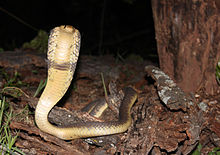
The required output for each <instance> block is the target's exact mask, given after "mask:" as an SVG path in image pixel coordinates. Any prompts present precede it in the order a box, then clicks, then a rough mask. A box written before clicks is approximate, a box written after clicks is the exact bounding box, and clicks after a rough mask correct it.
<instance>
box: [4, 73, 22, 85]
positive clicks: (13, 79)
mask: <svg viewBox="0 0 220 155" xmlns="http://www.w3.org/2000/svg"><path fill="white" fill-rule="evenodd" d="M0 73H1V74H2V75H3V78H4V79H5V80H6V83H5V84H4V87H11V86H17V87H19V86H23V85H25V84H24V83H23V82H22V81H21V80H20V79H19V78H20V74H19V73H18V72H17V71H16V72H15V73H14V75H13V77H10V76H9V75H8V74H7V73H6V72H5V71H3V70H0Z"/></svg>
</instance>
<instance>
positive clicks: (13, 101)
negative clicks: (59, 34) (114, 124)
mask: <svg viewBox="0 0 220 155" xmlns="http://www.w3.org/2000/svg"><path fill="white" fill-rule="evenodd" d="M0 57H1V61H0V67H1V70H0V71H1V74H0V88H1V97H2V98H3V96H4V97H5V98H6V103H9V108H8V110H9V109H12V112H13V116H14V117H12V118H13V119H12V120H11V122H10V129H11V134H12V135H15V134H16V133H17V131H19V132H18V137H17V139H16V143H15V146H16V147H17V148H18V149H20V150H21V151H23V152H24V153H26V154H96V155H99V154H117V153H121V154H181V153H182V154H192V153H193V152H194V153H199V152H201V153H202V154H208V153H209V152H212V151H213V149H215V150H214V151H213V152H215V153H217V149H218V150H219V148H218V147H220V104H219V102H220V100H219V99H220V96H219V95H216V96H208V95H206V94H205V92H203V91H202V90H200V91H199V92H196V93H194V94H193V93H192V94H185V93H184V92H183V91H182V90H181V89H179V88H178V87H177V86H176V85H175V84H173V83H172V81H171V83H172V84H170V85H169V84H167V83H166V80H167V79H163V80H161V79H160V78H161V77H162V78H168V77H167V76H166V75H165V74H163V73H162V72H161V74H160V76H158V75H157V72H160V70H159V69H158V68H154V67H153V68H152V67H149V68H148V69H146V68H145V66H147V65H154V66H158V64H156V63H153V62H151V61H146V60H143V59H141V57H139V56H135V55H133V56H131V57H128V58H126V59H123V58H114V57H113V56H110V55H106V56H88V55H81V56H80V58H79V62H78V65H77V69H76V72H75V75H74V78H73V82H72V84H71V86H70V88H69V89H68V91H67V93H66V95H65V96H64V98H63V99H62V100H61V101H60V102H59V103H58V106H56V108H54V109H53V110H52V111H51V112H50V115H49V116H48V117H49V120H50V121H51V122H53V123H54V124H60V122H63V120H65V119H66V117H67V116H66V115H67V114H66V113H68V115H81V113H73V112H71V111H80V110H81V109H82V108H83V107H84V106H85V105H87V104H88V103H90V102H91V101H95V100H96V99H99V98H103V97H104V96H105V93H104V89H103V82H102V78H101V73H102V74H103V77H104V83H105V86H106V87H107V91H108V93H109V89H108V86H109V83H113V84H115V85H116V88H117V90H118V91H119V92H120V90H122V89H123V88H124V87H126V86H132V87H133V88H134V89H135V90H136V91H137V92H138V100H137V101H136V103H135V104H134V106H133V108H132V110H131V114H132V119H133V121H132V125H131V127H129V129H128V130H127V131H126V132H125V133H121V134H116V135H112V136H102V137H97V138H94V139H91V138H90V139H76V140H71V141H64V140H61V139H58V138H56V137H54V136H51V135H49V134H46V133H43V132H42V131H40V130H39V129H38V128H37V126H36V125H35V122H34V110H35V106H36V104H37V101H38V98H39V97H40V94H41V93H42V91H41V92H40V93H39V94H38V95H37V96H36V97H33V96H34V94H35V92H36V90H37V88H38V85H39V83H40V82H41V81H42V80H43V81H44V80H45V79H46V78H47V61H46V55H45V54H36V53H35V52H32V51H13V52H2V53H0ZM153 70H154V71H155V72H153ZM156 71H157V72H156ZM169 80H170V79H169V78H168V81H169ZM171 85H172V86H171ZM168 86H169V88H170V90H169V92H168V93H166V91H167V90H165V88H167V87H168ZM171 88H172V89H171ZM164 92H165V93H164ZM169 95H170V96H169ZM169 99H172V101H170V100H169ZM168 100H169V101H168ZM167 101H168V102H167ZM74 117H75V116H74ZM117 117H118V116H117V112H114V111H112V110H110V109H107V110H106V111H105V112H104V114H103V115H102V116H101V118H99V119H100V120H117ZM67 122H68V121H67ZM0 125H1V124H0ZM1 146H3V145H1Z"/></svg>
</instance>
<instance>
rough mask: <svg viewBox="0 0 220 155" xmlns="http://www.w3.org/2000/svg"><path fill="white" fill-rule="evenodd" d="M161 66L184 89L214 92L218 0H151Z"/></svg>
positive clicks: (219, 23)
mask: <svg viewBox="0 0 220 155" xmlns="http://www.w3.org/2000/svg"><path fill="white" fill-rule="evenodd" d="M151 2H152V10H153V17H154V24H155V34H156V41H157V50H158V55H159V63H160V68H161V69H162V70H163V71H164V72H165V73H167V74H168V75H169V76H170V77H171V78H173V79H174V80H175V81H176V83H177V84H178V85H179V86H180V87H181V88H182V89H183V90H184V91H185V92H196V91H199V90H201V89H202V90H205V92H206V93H207V94H215V93H216V92H217V90H218V88H219V86H218V85H217V82H216V77H215V68H216V64H217V62H218V60H219V58H220V52H219V51H220V42H219V40H220V29H219V28H220V1H218V0H152V1H151Z"/></svg>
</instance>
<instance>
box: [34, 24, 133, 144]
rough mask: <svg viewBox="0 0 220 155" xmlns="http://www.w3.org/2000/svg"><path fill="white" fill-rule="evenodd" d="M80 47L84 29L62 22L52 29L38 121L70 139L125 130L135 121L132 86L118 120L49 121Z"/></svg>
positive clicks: (124, 100) (72, 68)
mask: <svg viewBox="0 0 220 155" xmlns="http://www.w3.org/2000/svg"><path fill="white" fill-rule="evenodd" d="M79 49H80V33H79V31H78V30H77V29H75V28H73V27H72V26H60V27H56V28H54V29H53V30H51V33H50V36H49V41H48V53H47V57H48V78H47V84H46V87H45V89H44V91H43V93H42V95H41V96H40V99H39V101H38V104H37V107H36V111H35V122H36V124H37V126H38V127H39V128H40V129H41V130H42V131H44V132H46V133H49V134H51V135H54V136H56V137H58V138H60V139H64V140H70V139H76V138H83V137H94V136H101V135H110V134H115V133H120V132H124V131H126V130H127V128H128V127H129V126H130V124H131V116H130V109H131V107H132V105H133V104H134V102H135V100H136V98H137V93H136V91H135V90H134V89H132V88H131V87H128V88H126V89H125V96H124V99H123V101H122V103H121V106H120V109H119V119H118V121H111V122H85V123H81V122H80V123H76V124H74V125H71V127H65V128H62V127H57V126H55V125H52V124H51V123H50V122H49V121H48V113H49V112H50V110H51V109H52V108H53V107H54V106H55V105H56V103H57V102H58V101H59V100H60V99H61V98H62V97H63V95H64V94H65V93H66V91H67V89H68V87H69V85H70V83H71V81H72V77H73V74H74V71H75V68H76V64H77V59H78V55H79Z"/></svg>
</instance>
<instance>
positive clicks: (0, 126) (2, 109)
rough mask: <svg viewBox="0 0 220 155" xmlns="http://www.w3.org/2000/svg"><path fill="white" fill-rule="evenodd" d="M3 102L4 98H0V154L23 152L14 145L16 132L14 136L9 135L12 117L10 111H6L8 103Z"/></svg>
mask: <svg viewBox="0 0 220 155" xmlns="http://www.w3.org/2000/svg"><path fill="white" fill-rule="evenodd" d="M5 103H6V102H5V98H3V100H0V154H3V153H4V154H13V152H17V153H20V154H24V153H23V152H22V151H20V150H19V149H18V148H17V147H14V144H15V141H16V139H17V136H18V133H17V134H16V135H15V136H12V135H11V130H10V128H9V124H10V121H11V119H12V111H10V112H7V111H6V110H7V109H8V106H9V105H8V104H5Z"/></svg>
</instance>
